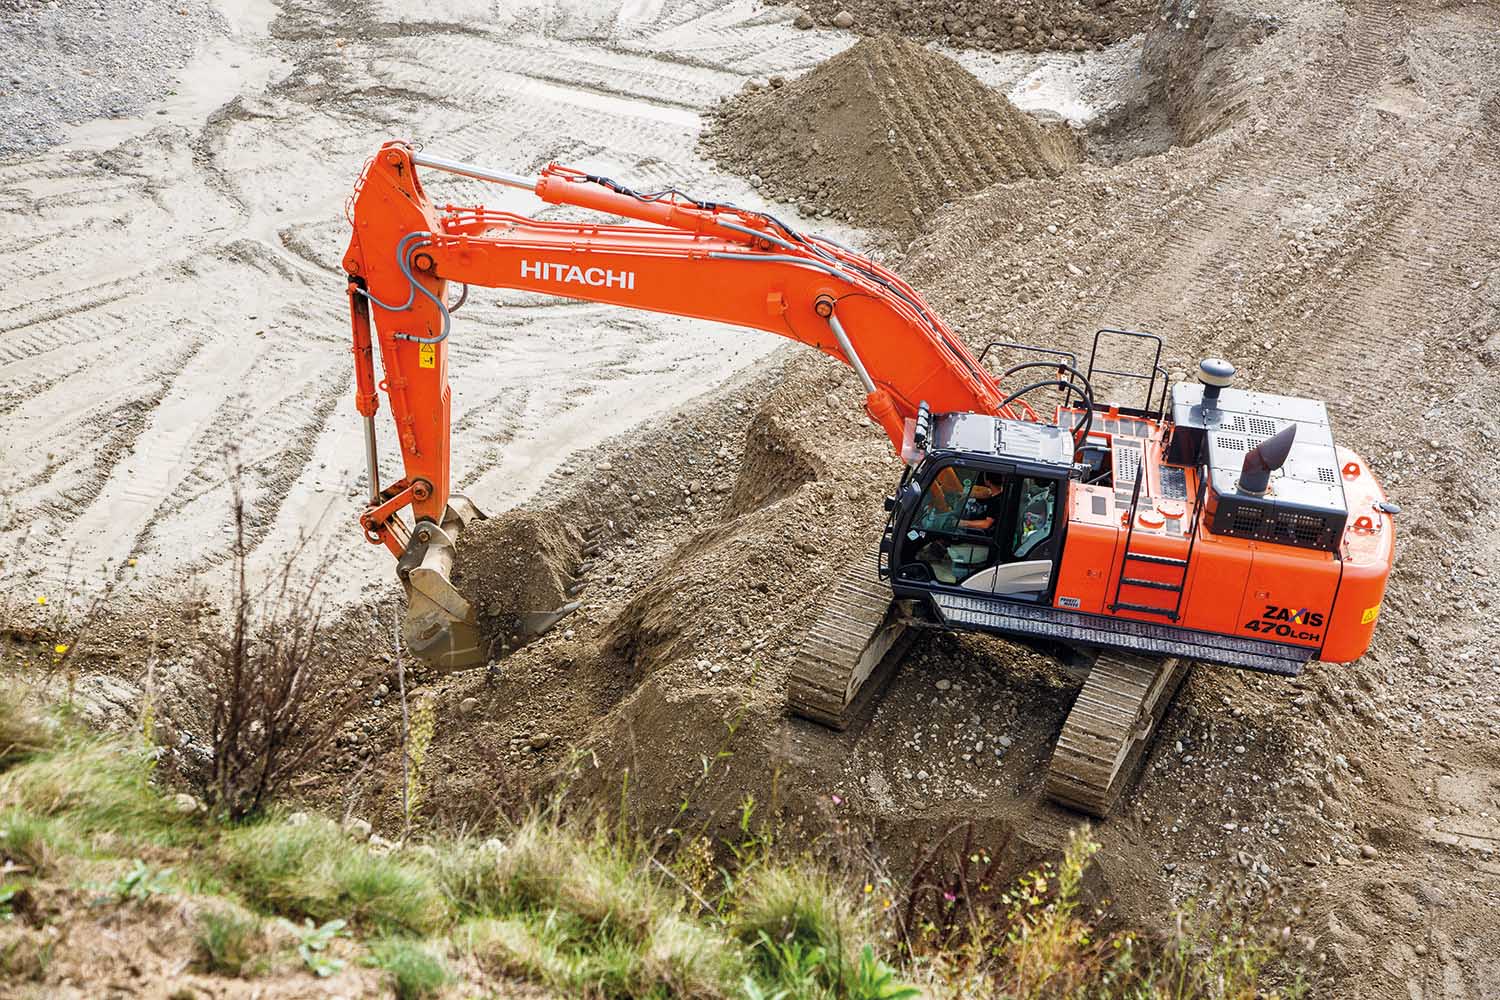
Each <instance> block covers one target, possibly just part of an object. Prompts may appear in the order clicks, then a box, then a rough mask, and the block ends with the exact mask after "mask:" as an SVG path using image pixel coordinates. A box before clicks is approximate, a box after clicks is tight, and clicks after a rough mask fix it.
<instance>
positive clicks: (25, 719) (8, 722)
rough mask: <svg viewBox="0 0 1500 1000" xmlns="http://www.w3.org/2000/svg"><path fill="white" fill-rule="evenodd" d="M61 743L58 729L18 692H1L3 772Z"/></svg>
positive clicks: (0, 734)
mask: <svg viewBox="0 0 1500 1000" xmlns="http://www.w3.org/2000/svg"><path fill="white" fill-rule="evenodd" d="M56 742H57V730H56V727H55V726H52V725H49V724H48V721H47V720H45V719H42V718H41V717H39V716H38V715H37V714H36V713H34V712H32V711H30V710H29V709H28V708H27V706H26V704H25V703H24V702H22V701H21V699H20V698H18V697H17V696H16V694H15V693H14V692H5V693H0V771H3V770H6V769H8V768H10V767H13V766H14V765H16V764H20V763H22V762H24V761H27V760H30V759H31V758H32V757H35V756H36V755H37V754H39V753H41V752H42V751H44V750H47V749H49V748H50V747H51V746H52V745H53V744H54V743H56Z"/></svg>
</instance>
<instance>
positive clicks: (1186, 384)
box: [343, 142, 1398, 817]
mask: <svg viewBox="0 0 1500 1000" xmlns="http://www.w3.org/2000/svg"><path fill="white" fill-rule="evenodd" d="M426 171H430V172H433V173H439V172H441V173H446V174H450V175H457V176H460V177H464V178H469V179H470V180H471V181H480V182H487V183H492V184H496V185H500V186H503V187H507V188H512V189H520V190H524V191H528V192H530V193H532V194H533V195H535V197H536V198H538V199H540V200H541V201H542V202H544V203H547V204H550V205H561V206H571V207H573V208H577V209H585V210H591V211H592V212H594V213H598V215H599V218H598V220H597V221H587V222H575V221H542V220H537V219H534V218H530V217H527V216H523V215H517V214H514V213H510V212H504V211H497V210H493V209H488V208H485V207H484V206H483V205H453V204H439V203H437V202H435V201H434V200H433V199H432V198H431V197H430V196H429V194H428V192H427V190H426V189H425V188H424V186H423V183H422V182H423V176H422V174H423V172H426ZM429 176H430V175H429ZM348 216H349V220H350V223H351V225H352V227H353V235H352V238H351V239H350V243H349V248H348V251H347V253H346V254H345V256H344V261H343V263H344V269H345V271H346V272H347V274H348V296H349V306H350V313H351V317H352V327H353V352H354V371H355V380H354V381H355V402H356V407H357V409H358V411H359V413H360V415H361V417H362V418H363V421H364V433H365V444H366V458H367V465H368V475H369V500H368V505H367V508H366V509H365V511H364V512H363V514H362V515H361V517H360V523H361V526H362V528H363V530H364V533H365V536H366V538H367V539H368V540H369V541H370V542H372V543H376V544H383V545H385V546H386V547H387V548H388V549H389V550H390V552H391V554H392V555H393V556H394V557H395V559H396V571H397V574H398V576H399V578H400V579H401V581H402V583H403V585H404V587H405V590H406V593H407V596H408V612H407V616H406V619H405V623H404V630H403V635H404V639H405V641H406V643H407V645H408V646H409V648H410V649H411V650H412V651H413V652H414V653H415V654H416V655H419V656H421V657H423V658H425V659H426V660H427V661H429V662H430V663H432V664H434V665H436V666H438V667H440V668H443V669H455V670H456V669H462V668H466V667H472V666H476V665H480V664H483V663H486V662H488V660H489V658H490V655H491V652H492V651H491V650H490V649H488V648H487V646H486V643H485V641H484V640H483V639H482V636H481V629H480V619H479V614H478V612H477V611H476V606H475V604H474V603H473V602H471V601H470V600H468V599H467V598H466V597H465V596H464V595H462V594H461V593H460V592H459V590H458V589H457V588H456V587H455V585H454V584H453V582H452V579H451V570H452V566H453V561H454V555H455V552H456V550H457V549H456V547H457V544H458V539H459V537H460V535H461V534H462V532H463V531H464V530H465V528H466V526H468V525H470V524H472V523H473V522H474V521H475V520H476V519H478V518H480V517H482V515H481V514H480V512H479V510H478V509H477V508H476V507H475V505H474V504H473V503H472V502H471V501H470V500H469V499H468V498H466V497H463V496H461V495H459V494H457V493H454V492H453V491H452V490H451V488H450V460H451V450H450V449H451V442H450V428H451V423H450V416H449V414H450V405H451V390H450V387H449V384H448V358H449V356H448V350H447V348H448V343H449V337H450V334H451V332H452V328H453V326H452V316H453V313H454V311H455V310H456V309H457V308H458V306H459V305H461V304H462V302H463V300H464V299H465V298H467V296H468V290H469V288H470V287H471V286H476V285H477V286H485V287H495V288H510V289H524V290H527V291H530V292H537V293H543V294H547V295H554V296H563V297H567V298H572V299H580V300H586V301H590V302H600V303H609V304H613V305H619V306H624V307H627V308H631V309H640V310H647V311H652V312H658V313H670V314H676V315H680V316H689V317H695V318H698V319H704V320H713V321H718V322H721V323H726V324H731V325H735V326H740V327H749V328H752V329H756V330H764V331H768V332H770V333H774V334H778V335H780V336H783V337H787V338H789V339H791V340H795V341H798V342H799V343H802V344H806V345H808V346H809V347H812V348H815V349H816V350H819V351H822V352H823V353H824V354H827V355H829V356H830V357H833V358H835V359H837V360H839V361H841V362H843V363H845V364H847V365H848V367H849V368H850V369H851V370H852V372H853V374H854V376H855V377H856V378H857V379H858V381H859V384H860V386H861V387H862V388H863V390H864V393H865V411H866V413H867V414H868V415H869V417H870V419H871V420H872V421H874V423H875V425H877V426H878V427H880V428H881V429H882V430H883V431H884V432H885V434H886V435H887V437H888V438H889V439H890V442H891V446H892V449H893V450H894V452H895V454H896V455H897V456H898V457H899V459H900V461H901V472H900V477H899V480H898V481H897V483H896V486H895V489H894V490H893V491H892V492H891V494H890V495H889V496H887V497H886V498H885V528H884V531H883V533H882V537H881V540H880V542H879V546H878V551H876V552H872V553H870V555H869V556H868V558H865V559H861V560H858V561H856V562H855V563H854V564H853V565H850V566H849V567H848V568H847V571H846V572H845V573H844V575H842V576H841V577H839V578H837V579H831V580H829V581H828V583H827V588H826V593H825V594H824V595H823V604H822V607H821V611H820V613H819V616H818V618H817V620H816V621H815V623H814V625H813V627H812V629H811V631H810V634H809V635H808V636H807V638H806V640H805V642H804V643H803V644H802V646H801V649H800V652H799V653H798V654H797V656H796V658H795V662H794V664H793V667H792V670H791V673H790V677H789V680H788V687H787V704H788V708H789V710H790V711H791V712H792V713H794V714H796V715H799V716H802V717H805V718H807V719H811V720H814V721H815V722H819V723H822V724H824V725H827V726H830V727H833V728H836V729H841V728H844V727H846V726H848V725H849V724H850V722H851V721H852V720H854V719H856V718H858V717H859V716H860V713H861V711H862V710H863V706H865V705H867V704H868V702H869V699H871V698H872V697H874V695H875V694H876V693H878V691H879V690H880V689H881V687H882V686H883V685H884V684H885V681H886V678H888V677H889V675H890V673H891V671H892V670H893V669H894V668H895V666H896V664H897V663H898V662H899V661H900V659H901V657H902V655H903V653H904V652H905V650H906V649H907V647H908V646H909V644H910V643H911V641H912V639H913V637H914V636H915V635H916V634H917V630H918V629H919V628H936V629H947V630H963V631H970V632H979V633H987V634H991V635H997V636H1003V637H1005V638H1007V639H1009V640H1011V641H1014V642H1018V643H1022V644H1024V645H1027V646H1029V647H1031V648H1033V649H1037V650H1041V651H1043V652H1045V653H1048V654H1050V655H1055V656H1057V657H1058V658H1059V659H1061V660H1063V661H1064V662H1065V663H1068V664H1071V665H1073V666H1074V667H1075V668H1076V667H1078V666H1080V665H1081V666H1082V667H1084V668H1086V669H1087V676H1086V679H1085V680H1084V682H1083V686H1082V688H1081V690H1080V692H1079V695H1078V697H1077V699H1076V701H1075V703H1074V705H1073V707H1072V709H1071V710H1070V712H1069V714H1068V717H1067V719H1066V721H1065V723H1064V725H1063V728H1062V732H1061V734H1060V736H1059V739H1058V743H1057V746H1056V749H1055V750H1054V752H1053V756H1052V760H1051V763H1050V765H1049V768H1048V773H1047V776H1046V781H1045V789H1046V792H1047V794H1048V795H1049V796H1050V797H1051V798H1052V799H1054V800H1055V801H1057V802H1059V803H1061V804H1063V805H1064V806H1067V807H1070V808H1072V809H1075V810H1078V811H1081V812H1084V813H1088V814H1091V815H1094V816H1099V817H1103V816H1105V815H1107V814H1108V813H1109V811H1110V809H1111V808H1112V807H1113V805H1114V804H1115V802H1116V801H1117V799H1118V798H1119V796H1120V794H1121V791H1122V790H1123V788H1124V787H1125V786H1126V785H1127V784H1128V783H1129V781H1130V780H1132V774H1133V773H1134V771H1135V770H1136V769H1137V767H1138V765H1139V764H1140V762H1141V761H1142V759H1143V755H1144V753H1145V751H1146V749H1147V748H1148V747H1149V744H1150V740H1151V737H1152V735H1153V733H1154V731H1155V730H1156V728H1157V725H1158V724H1159V722H1160V720H1161V719H1162V717H1163V714H1164V713H1165V711H1166V708H1167V705H1168V704H1169V703H1170V701H1171V699H1172V697H1173V695H1174V693H1175V691H1176V690H1177V688H1178V686H1179V685H1180V684H1181V682H1182V680H1183V678H1184V676H1185V674H1186V672H1187V671H1188V669H1189V667H1190V666H1191V665H1193V664H1195V663H1197V664H1212V665H1219V666H1226V667H1234V668H1240V669H1245V670H1252V671H1259V672H1262V673H1267V674H1275V675H1280V676H1284V677H1292V676H1295V675H1297V674H1298V673H1300V672H1301V671H1302V670H1303V669H1304V667H1305V666H1306V665H1307V664H1308V663H1309V662H1312V661H1314V660H1319V661H1323V662H1328V663H1348V662H1351V661H1354V660H1357V659H1358V658H1359V657H1360V656H1361V655H1362V654H1363V653H1364V652H1365V651H1366V649H1367V648H1368V647H1369V645H1370V642H1371V639H1372V636H1373V633H1374V630H1375V627H1376V622H1377V619H1378V617H1379V614H1380V607H1381V601H1382V600H1383V597H1384V592H1385V585H1386V579H1387V577H1388V575H1389V573H1390V568H1391V562H1392V558H1393V553H1394V544H1395V515H1396V514H1397V513H1398V509H1397V507H1396V505H1395V504H1393V503H1391V502H1390V501H1388V500H1387V499H1386V496H1385V493H1384V491H1383V490H1382V488H1381V486H1380V485H1379V483H1377V482H1376V479H1375V477H1374V476H1373V474H1372V472H1371V470H1370V468H1369V465H1368V464H1367V463H1366V462H1365V461H1364V460H1363V459H1361V458H1360V457H1359V456H1358V455H1356V454H1354V453H1353V452H1352V451H1350V450H1349V449H1347V448H1344V447H1342V446H1339V445H1337V444H1335V442H1334V439H1333V434H1332V430H1331V428H1330V424H1329V418H1328V412H1327V409H1326V407H1325V406H1324V404H1323V403H1322V402H1320V401H1317V400H1312V399H1303V398H1295V397H1289V396H1281V395H1274V394H1270V393H1264V392H1259V391H1254V390H1250V389H1245V388H1240V387H1238V386H1236V385H1235V384H1234V383H1235V375H1236V372H1235V369H1234V367H1233V365H1231V364H1230V363H1228V362H1226V361H1224V360H1222V359H1214V358H1210V359H1207V360H1205V361H1203V362H1202V364H1201V365H1200V366H1199V370H1198V372H1197V377H1196V379H1195V380H1192V381H1189V380H1187V379H1179V380H1176V381H1175V382H1174V381H1173V380H1172V379H1171V378H1170V377H1169V374H1168V372H1167V371H1166V369H1165V368H1164V367H1163V366H1162V358H1161V355H1162V350H1163V345H1162V341H1161V339H1160V338H1159V337H1156V336H1155V335H1153V334H1149V333H1142V332H1137V331H1128V330H1115V329H1110V330H1101V331H1099V332H1098V333H1096V335H1095V337H1094V342H1093V350H1092V352H1091V356H1090V358H1089V360H1088V362H1087V364H1086V365H1085V364H1083V363H1081V362H1080V359H1079V358H1078V357H1076V356H1075V355H1074V354H1072V353H1069V352H1066V351H1061V350H1058V349H1055V348H1046V347H1037V346H1029V345H1018V344H1000V343H997V344H991V345H988V346H987V347H986V348H985V350H984V351H983V352H982V353H980V354H979V355H978V356H976V355H975V354H974V353H973V352H971V350H970V349H969V348H968V346H966V344H965V342H964V341H963V340H961V339H960V338H959V337H958V336H956V335H955V334H954V332H953V331H952V330H951V329H950V328H949V327H948V326H947V325H946V324H945V323H944V322H943V320H942V319H941V318H939V317H938V315H937V314H936V313H935V312H934V311H933V310H932V308H931V307H930V306H928V305H927V303H926V302H925V301H924V300H923V298H922V296H921V295H919V294H918V293H917V292H916V291H915V290H914V289H913V288H912V287H911V286H910V285H908V284H907V283H906V282H904V281H902V280H901V278H899V277H898V276H897V275H896V274H894V273H893V272H892V271H890V270H889V269H887V268H886V267H884V266H882V265H880V264H878V263H876V262H875V261H873V260H871V259H870V258H868V257H867V256H864V255H862V254H860V253H857V252H855V251H853V250H851V249H849V248H847V247H844V246H841V245H840V244H838V243H836V242H835V241H833V240H831V239H827V238H824V237H820V236H816V235H812V234H810V233H806V232H802V231H799V230H798V229H796V228H794V227H792V226H790V225H788V224H786V223H785V222H783V221H781V220H780V219H778V218H776V217H775V216H774V215H771V214H769V213H768V212H765V211H757V210H753V209H747V208H741V207H736V206H734V205H731V204H723V203H717V202H712V201H703V200H699V199H696V198H693V197H690V196H688V195H686V194H684V193H683V192H681V191H678V190H676V189H666V190H658V191H646V192H643V191H637V190H633V189H632V188H630V187H627V186H626V185H624V184H621V183H618V182H616V181H614V180H611V179H609V178H607V177H603V176H598V175H595V174H590V173H586V172H584V171H581V170H577V169H572V168H569V167H564V166H559V165H557V164H551V165H548V166H547V167H546V168H545V169H543V170H542V171H541V173H540V175H539V176H536V177H526V176H520V175H516V174H512V173H507V172H504V171H499V170H492V169H488V168H485V167H482V166H476V165H473V164H468V163H462V162H457V161H454V160H451V159H447V158H443V157H439V156H435V155H429V154H427V153H425V152H419V151H417V150H416V149H414V148H413V147H412V146H411V145H410V144H408V143H405V142H387V143H386V144H385V145H383V146H382V147H381V148H380V150H379V151H378V152H377V153H376V155H375V156H374V157H372V158H371V159H370V160H369V162H368V163H367V165H366V167H365V169H364V171H363V172H362V174H361V176H360V178H359V181H358V183H357V185H356V187H355V189H354V193H353V195H352V197H351V199H350V202H349V208H348ZM621 220H623V221H621ZM453 286H459V287H460V288H461V293H459V294H458V297H457V299H456V300H454V301H453V302H452V304H450V299H451V298H452V296H453V295H454V294H455V292H458V289H455V288H454V287H453ZM377 344H378V346H379V350H380V356H381V362H382V369H383V372H384V378H383V379H382V380H381V381H380V382H379V383H377V382H376V377H375V367H374V359H373V352H374V347H375V345H377ZM1111 345H1113V346H1111ZM1101 347H1103V348H1104V353H1105V354H1106V355H1108V354H1109V352H1110V351H1111V350H1114V351H1116V352H1123V353H1124V354H1128V355H1131V356H1133V357H1136V358H1143V359H1144V360H1142V361H1141V362H1140V363H1139V364H1138V365H1134V366H1132V365H1127V364H1124V363H1122V362H1111V361H1110V360H1108V357H1107V356H1106V357H1101ZM1124 347H1130V348H1132V350H1124V349H1123V348H1124ZM991 348H995V349H1011V350H1012V354H1011V356H1012V357H1023V358H1026V360H1022V361H1020V362H1019V363H1016V364H1013V365H1010V366H1009V367H1007V368H1006V370H1004V371H1001V372H999V373H998V374H992V373H991V372H990V371H989V370H987V368H986V367H985V363H984V362H985V359H986V357H987V356H988V353H989V350H990V349H991ZM1017 352H1023V353H1017ZM1026 352H1029V353H1026ZM1115 366H1118V367H1115ZM1105 381H1109V382H1110V384H1112V385H1116V386H1124V387H1126V388H1128V389H1130V390H1131V391H1129V392H1126V393H1124V395H1127V396H1129V397H1131V398H1129V399H1125V400H1121V401H1106V400H1103V399H1100V398H1098V397H1097V396H1096V394H1095V388H1094V387H1095V384H1096V383H1099V384H1103V383H1104V382H1105ZM1012 386H1014V387H1012ZM382 393H383V394H384V395H385V397H386V399H387V400H388V403H389V406H390V409H391V414H392V417H393V418H394V421H395V427H396V438H397V440H398V441H399V444H400V448H401V454H402V459H403V461H404V469H405V473H406V474H405V476H404V477H402V478H401V479H399V480H397V481H395V482H392V483H387V484H385V485H382V484H381V483H380V480H379V475H378V462H377V459H378V454H377V447H376V427H375V415H376V413H377V407H378V404H379V397H380V395H381V394H382ZM1044 399H1045V400H1046V401H1047V402H1046V403H1044V402H1043V400H1044ZM1049 404H1050V405H1049ZM408 509H409V518H410V520H409V521H408V520H407V519H406V518H405V517H404V516H403V515H404V514H406V512H407V511H408ZM564 610H566V609H564Z"/></svg>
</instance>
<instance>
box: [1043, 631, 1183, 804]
mask: <svg viewBox="0 0 1500 1000" xmlns="http://www.w3.org/2000/svg"><path fill="white" fill-rule="evenodd" d="M1191 666H1192V664H1191V663H1188V662H1185V661H1182V660H1179V659H1176V658H1172V659H1166V660H1155V659H1150V658H1148V657H1144V656H1133V655H1131V654H1129V653H1118V652H1111V651H1106V652H1103V653H1101V654H1099V659H1098V660H1097V661H1096V662H1095V663H1094V667H1093V669H1092V670H1091V671H1090V672H1089V677H1088V680H1087V681H1085V682H1084V685H1083V690H1082V691H1080V692H1079V693H1078V700H1077V701H1075V702H1074V703H1073V710H1072V711H1071V712H1070V713H1069V714H1068V721H1067V722H1066V723H1065V724H1064V725H1063V731H1062V735H1061V736H1059V737H1058V740H1057V749H1056V750H1054V751H1053V753H1052V763H1051V765H1050V766H1049V767H1048V769H1047V784H1046V791H1047V796H1048V798H1051V799H1052V800H1053V801H1055V802H1060V803H1062V804H1063V805H1065V806H1067V807H1069V808H1070V809H1076V810H1078V811H1079V812H1082V813H1087V814H1088V815H1090V816H1096V817H1099V818H1101V819H1102V818H1103V817H1105V816H1108V815H1109V812H1110V810H1111V809H1113V808H1114V805H1115V803H1116V802H1117V801H1118V800H1119V798H1120V793H1121V792H1122V791H1124V789H1125V786H1126V785H1128V784H1130V781H1131V779H1132V778H1133V777H1134V775H1135V772H1136V768H1137V767H1138V766H1139V765H1140V762H1141V760H1142V758H1144V756H1145V754H1146V751H1147V750H1148V749H1149V748H1150V746H1151V740H1152V737H1153V736H1154V735H1155V734H1156V729H1157V726H1158V725H1160V723H1161V720H1162V717H1163V716H1164V715H1166V712H1167V706H1168V705H1169V704H1171V702H1172V696H1173V695H1175V694H1176V693H1177V689H1178V688H1179V687H1181V686H1182V682H1183V680H1184V679H1186V677H1187V674H1188V670H1189V669H1190V668H1191Z"/></svg>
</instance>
